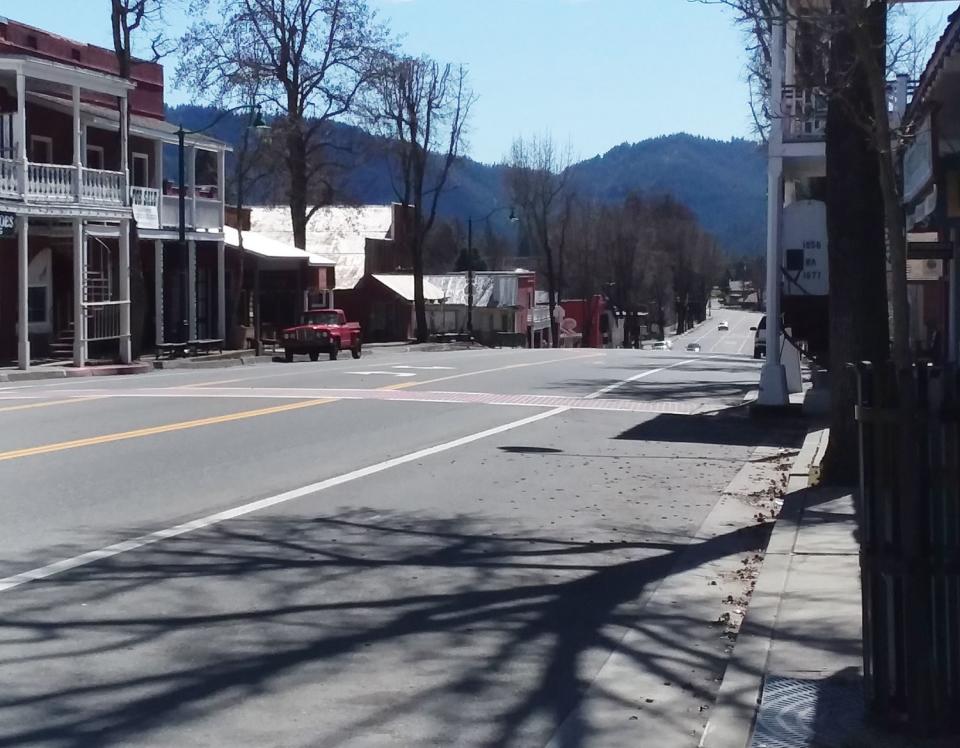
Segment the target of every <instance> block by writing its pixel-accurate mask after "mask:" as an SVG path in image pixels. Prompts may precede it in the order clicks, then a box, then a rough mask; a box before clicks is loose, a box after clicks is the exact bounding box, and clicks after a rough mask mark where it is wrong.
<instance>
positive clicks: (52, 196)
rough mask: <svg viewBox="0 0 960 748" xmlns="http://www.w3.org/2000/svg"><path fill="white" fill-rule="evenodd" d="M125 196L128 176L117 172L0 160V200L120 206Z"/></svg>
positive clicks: (125, 200) (125, 199) (125, 198)
mask: <svg viewBox="0 0 960 748" xmlns="http://www.w3.org/2000/svg"><path fill="white" fill-rule="evenodd" d="M126 193H127V189H126V177H125V176H124V175H123V173H121V172H118V171H104V170H102V169H88V168H86V167H84V166H71V165H67V164H35V163H32V162H29V161H17V160H15V159H12V158H0V198H7V199H14V200H18V199H19V200H24V201H26V202H30V203H61V204H62V203H80V204H94V205H116V206H121V205H126V204H127V197H126Z"/></svg>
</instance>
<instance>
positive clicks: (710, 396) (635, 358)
mask: <svg viewBox="0 0 960 748" xmlns="http://www.w3.org/2000/svg"><path fill="white" fill-rule="evenodd" d="M557 353H558V352H557ZM568 355H569V356H570V358H569V361H568V363H567V364H566V365H564V366H562V367H559V366H557V367H549V366H544V367H525V368H520V367H518V368H515V369H510V370H504V371H495V372H489V373H476V374H474V375H473V376H470V377H468V378H467V377H464V378H459V379H448V380H446V381H438V382H429V381H428V382H424V383H411V384H410V385H409V389H410V391H421V390H441V391H445V392H496V393H500V394H508V395H514V394H535V395H566V396H570V397H591V398H599V399H630V400H635V401H643V402H658V401H662V400H669V401H676V402H682V401H684V400H688V401H690V403H691V404H696V403H701V402H711V403H718V404H725V403H730V402H731V399H732V398H733V397H735V395H736V394H737V393H739V395H740V397H741V398H742V395H743V394H745V393H746V392H748V391H749V390H750V389H752V388H755V387H756V380H757V377H758V376H759V373H758V372H759V370H758V369H757V367H756V366H755V365H754V364H753V362H748V361H747V360H745V359H742V358H740V357H735V356H720V355H715V356H712V355H708V354H697V353H686V352H683V351H681V352H678V351H677V350H676V349H674V350H672V351H646V350H640V351H636V350H622V349H617V350H603V351H596V352H593V353H586V352H581V353H579V354H576V353H573V352H571V353H570V354H568Z"/></svg>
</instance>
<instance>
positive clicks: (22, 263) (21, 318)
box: [17, 216, 30, 371]
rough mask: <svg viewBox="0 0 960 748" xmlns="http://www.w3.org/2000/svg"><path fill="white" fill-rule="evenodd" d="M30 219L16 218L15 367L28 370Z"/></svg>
mask: <svg viewBox="0 0 960 748" xmlns="http://www.w3.org/2000/svg"><path fill="white" fill-rule="evenodd" d="M29 231H30V219H29V218H27V217H26V216H17V293H18V294H19V295H18V296H17V336H18V339H17V343H18V345H17V366H18V367H19V368H20V369H23V370H24V371H27V370H28V369H29V368H30V306H29V304H28V296H29V292H30V250H29V242H28V238H29Z"/></svg>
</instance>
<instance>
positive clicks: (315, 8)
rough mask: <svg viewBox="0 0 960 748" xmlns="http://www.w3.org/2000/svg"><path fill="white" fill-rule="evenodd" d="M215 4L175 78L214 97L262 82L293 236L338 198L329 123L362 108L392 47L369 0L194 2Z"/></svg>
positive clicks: (196, 29)
mask: <svg viewBox="0 0 960 748" xmlns="http://www.w3.org/2000/svg"><path fill="white" fill-rule="evenodd" d="M214 2H216V3H217V11H218V12H217V17H218V18H219V19H220V20H219V21H217V22H211V21H206V20H205V21H199V22H197V23H195V24H194V25H193V26H191V27H190V29H189V30H188V31H187V33H186V34H185V35H184V37H183V39H182V40H181V46H182V48H183V49H184V56H183V58H182V59H181V62H180V65H179V67H178V69H177V80H178V82H179V83H181V84H185V85H188V86H189V87H190V88H192V89H193V90H194V91H197V92H199V93H201V95H202V96H204V97H205V98H208V99H209V100H211V101H214V102H217V103H221V102H222V101H223V100H224V99H228V98H229V97H230V96H231V92H232V91H233V90H234V88H235V86H236V83H237V80H238V79H245V80H248V81H249V80H256V81H258V82H259V85H260V95H261V98H262V100H263V102H264V104H265V105H266V107H267V109H268V110H269V111H270V113H271V114H273V115H275V117H274V127H275V131H276V132H275V137H274V142H275V143H276V144H278V146H279V147H278V153H279V162H280V164H281V165H282V167H283V175H284V181H285V183H286V185H285V186H286V190H285V192H286V200H287V203H288V205H289V207H290V219H291V223H292V228H293V241H294V244H295V245H296V246H297V247H300V248H301V249H304V248H306V243H307V224H308V222H309V221H310V219H311V218H312V217H313V215H314V213H316V211H317V210H319V209H320V208H321V207H322V206H324V205H327V204H329V203H330V202H331V201H332V199H333V195H334V187H333V182H332V176H331V175H332V172H333V170H334V168H335V164H336V159H335V158H334V155H333V151H335V146H334V144H333V143H332V142H331V139H330V137H329V133H330V128H331V123H332V122H333V121H335V120H338V119H340V118H343V117H346V116H348V115H349V114H351V112H353V111H354V109H355V106H356V103H357V99H358V96H359V94H360V92H361V90H362V89H363V88H364V86H365V85H367V84H368V83H369V82H370V80H371V77H372V75H373V72H374V67H373V65H372V62H373V60H375V59H376V58H377V56H378V54H379V51H380V50H381V48H382V47H384V46H386V45H387V43H388V39H387V31H386V29H385V27H383V26H382V25H381V24H379V23H378V22H377V20H376V16H375V14H374V13H373V12H372V11H371V10H370V9H369V7H368V5H367V3H366V2H365V0H194V7H195V8H196V9H197V10H198V11H206V10H207V8H208V6H209V5H210V4H211V3H214Z"/></svg>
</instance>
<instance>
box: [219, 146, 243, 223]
mask: <svg viewBox="0 0 960 748" xmlns="http://www.w3.org/2000/svg"><path fill="white" fill-rule="evenodd" d="M226 188H227V152H226V151H224V150H223V149H222V148H221V149H220V150H219V151H217V198H218V199H219V200H220V228H221V229H222V228H223V227H224V225H225V223H226V213H227V207H226V206H227V193H226ZM239 221H240V217H239V216H237V222H238V223H239Z"/></svg>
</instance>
